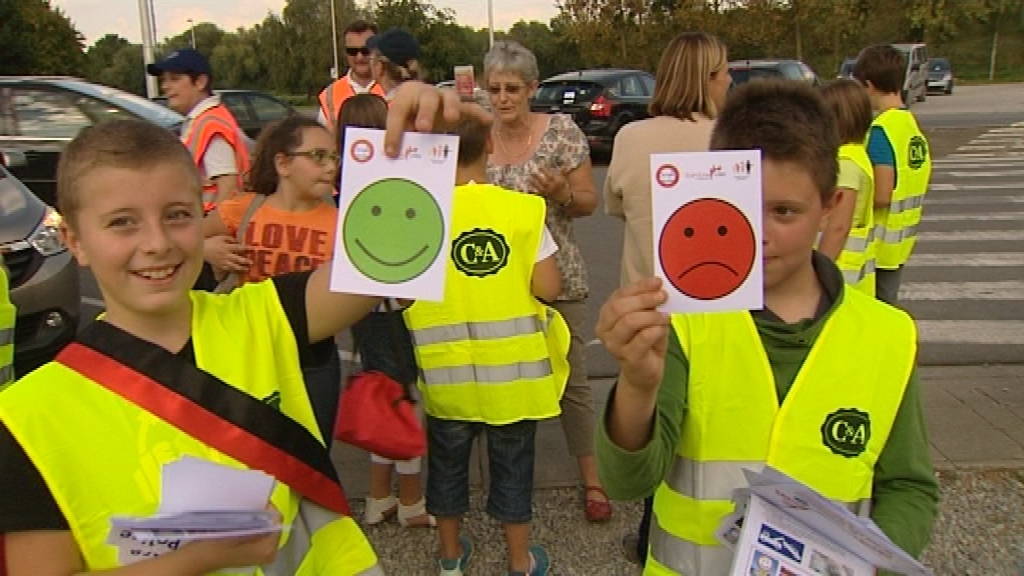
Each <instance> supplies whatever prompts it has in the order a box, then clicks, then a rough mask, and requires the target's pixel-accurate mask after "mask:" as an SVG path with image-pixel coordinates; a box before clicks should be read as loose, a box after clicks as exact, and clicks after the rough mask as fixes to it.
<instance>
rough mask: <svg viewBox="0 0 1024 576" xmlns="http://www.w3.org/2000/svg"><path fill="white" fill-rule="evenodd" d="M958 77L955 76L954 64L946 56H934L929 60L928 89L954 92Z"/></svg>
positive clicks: (948, 92) (944, 92)
mask: <svg viewBox="0 0 1024 576" xmlns="http://www.w3.org/2000/svg"><path fill="white" fill-rule="evenodd" d="M955 84H956V77H954V76H953V65H952V64H950V63H949V60H947V59H945V58H932V59H931V60H929V61H928V91H929V92H942V93H943V94H952V93H953V86H954V85H955Z"/></svg>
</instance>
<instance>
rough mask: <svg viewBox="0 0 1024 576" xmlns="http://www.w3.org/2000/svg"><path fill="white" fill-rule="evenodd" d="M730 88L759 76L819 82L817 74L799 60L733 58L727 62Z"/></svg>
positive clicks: (815, 83)
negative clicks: (730, 79) (730, 78)
mask: <svg viewBox="0 0 1024 576" xmlns="http://www.w3.org/2000/svg"><path fill="white" fill-rule="evenodd" d="M729 75H730V76H732V88H735V87H737V86H739V85H740V84H744V83H746V82H750V81H751V80H758V79H760V78H783V79H786V80H796V81H799V82H809V83H810V84H812V85H814V86H818V85H819V84H821V80H820V79H819V78H818V75H817V74H816V73H815V72H814V70H813V69H811V67H810V66H808V65H807V64H804V63H803V62H801V61H800V60H792V59H786V60H734V61H732V62H729Z"/></svg>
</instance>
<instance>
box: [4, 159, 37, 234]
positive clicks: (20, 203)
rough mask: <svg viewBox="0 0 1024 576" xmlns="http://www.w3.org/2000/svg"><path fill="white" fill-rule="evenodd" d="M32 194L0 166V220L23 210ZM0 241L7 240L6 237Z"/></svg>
mask: <svg viewBox="0 0 1024 576" xmlns="http://www.w3.org/2000/svg"><path fill="white" fill-rule="evenodd" d="M32 198H34V196H33V195H32V194H31V193H29V192H28V190H26V189H25V188H24V184H22V183H21V182H19V181H18V180H17V179H16V178H14V177H13V176H11V175H10V173H8V172H7V169H5V168H4V167H2V166H0V220H7V219H8V218H9V217H10V216H11V215H12V214H17V213H19V212H21V211H23V210H25V209H26V208H27V207H28V205H29V202H30V201H31V199H32ZM0 241H3V242H8V241H9V239H7V238H0Z"/></svg>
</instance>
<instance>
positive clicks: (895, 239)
mask: <svg viewBox="0 0 1024 576" xmlns="http://www.w3.org/2000/svg"><path fill="white" fill-rule="evenodd" d="M875 236H876V237H878V238H881V239H882V242H884V243H886V244H899V243H900V242H902V241H904V240H907V239H909V238H913V237H915V236H917V224H915V225H913V226H907V227H906V228H900V229H899V230H890V229H889V228H886V227H885V225H883V224H879V225H878V226H876V227H875Z"/></svg>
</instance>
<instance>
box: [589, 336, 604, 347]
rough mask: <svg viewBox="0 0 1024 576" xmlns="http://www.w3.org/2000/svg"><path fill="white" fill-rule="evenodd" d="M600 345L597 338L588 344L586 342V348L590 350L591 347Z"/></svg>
mask: <svg viewBox="0 0 1024 576" xmlns="http://www.w3.org/2000/svg"><path fill="white" fill-rule="evenodd" d="M600 345H601V341H600V340H598V339H597V338H594V339H593V340H591V341H590V342H587V348H590V347H591V346H600Z"/></svg>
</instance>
